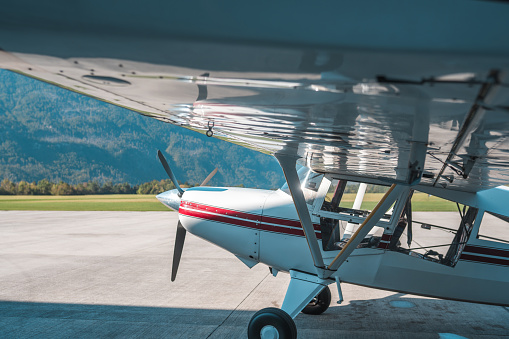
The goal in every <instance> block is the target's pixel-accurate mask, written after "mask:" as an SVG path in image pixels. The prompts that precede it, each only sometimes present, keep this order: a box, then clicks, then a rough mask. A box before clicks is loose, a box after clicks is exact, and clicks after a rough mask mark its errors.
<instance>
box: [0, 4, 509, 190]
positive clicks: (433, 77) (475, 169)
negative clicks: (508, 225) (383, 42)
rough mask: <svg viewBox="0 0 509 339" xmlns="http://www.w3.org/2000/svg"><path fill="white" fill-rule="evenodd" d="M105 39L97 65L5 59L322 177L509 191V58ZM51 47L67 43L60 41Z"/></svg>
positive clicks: (85, 54)
mask: <svg viewBox="0 0 509 339" xmlns="http://www.w3.org/2000/svg"><path fill="white" fill-rule="evenodd" d="M506 7H508V6H506ZM506 7H505V8H506ZM506 26H508V24H505V26H504V28H506ZM0 28H1V27H0ZM486 29H487V30H489V29H491V28H490V27H488V28H486ZM3 33H5V31H2V34H3ZM25 33H26V32H25ZM39 33H40V32H39ZM488 33H493V32H491V31H490V32H488ZM2 34H0V38H2V37H4V38H5V34H3V35H2ZM40 34H42V33H40ZM48 34H49V33H48ZM500 34H502V33H497V36H495V37H494V39H493V46H495V47H496V46H497V44H499V42H497V41H498V40H497V39H498V35H500ZM504 36H506V34H505V33H504ZM39 38H40V37H39ZM102 38H103V39H106V40H105V41H102V45H101V44H99V45H98V46H100V47H98V49H97V51H96V52H95V53H92V52H91V51H90V44H88V45H87V44H86V43H87V42H89V41H88V40H86V39H85V38H84V37H82V41H81V42H82V44H81V45H80V44H79V43H78V42H80V37H79V35H78V36H74V40H73V41H74V43H75V45H76V46H77V47H75V48H74V49H72V53H71V52H69V51H68V50H66V52H65V53H64V52H62V51H61V50H62V48H60V47H58V48H56V49H55V51H56V52H54V53H53V52H44V51H42V49H41V48H40V47H39V48H35V47H34V49H33V50H31V49H30V48H25V47H23V48H21V47H17V46H20V44H21V42H20V41H21V40H23V38H20V37H18V38H17V40H16V42H17V44H11V45H12V46H11V45H9V43H6V44H4V45H5V46H0V47H2V48H4V50H6V51H8V52H6V51H0V67H2V68H5V69H10V70H12V71H15V72H18V73H20V74H24V75H26V76H30V77H33V78H36V79H40V80H43V81H46V82H48V83H52V84H55V85H57V86H60V87H63V88H66V89H69V90H72V91H75V92H79V93H82V94H85V95H88V96H91V97H95V98H97V99H99V100H103V101H106V102H109V103H112V104H114V105H118V106H122V107H126V108H129V109H131V110H134V111H137V112H139V113H141V114H144V115H147V116H150V117H153V118H156V119H159V120H162V121H165V122H169V123H172V124H176V125H179V126H183V127H186V128H190V129H194V130H196V131H199V132H202V133H205V132H207V131H209V130H210V131H211V132H212V133H213V134H214V136H215V137H219V138H222V139H224V140H227V141H229V142H233V143H237V144H240V145H242V146H245V147H248V148H251V149H254V150H258V151H261V152H265V153H268V154H278V153H280V154H289V155H295V156H297V157H299V158H300V159H301V161H302V162H304V163H305V164H306V165H308V166H310V167H311V168H313V169H314V170H315V171H319V172H327V173H335V174H338V175H339V176H347V177H352V178H358V179H359V180H360V179H365V180H368V181H369V180H371V181H382V182H395V181H409V175H411V174H410V173H411V171H409V169H411V167H412V166H413V164H415V163H416V162H415V161H414V160H415V159H422V161H420V162H417V163H418V164H419V165H418V166H420V167H419V171H420V173H422V181H421V184H423V185H429V186H437V187H445V188H447V189H454V190H460V191H470V192H475V191H479V190H483V189H487V188H491V187H495V186H498V185H502V184H507V183H508V182H509V171H508V166H509V140H507V136H508V135H509V80H508V78H507V71H508V70H509V58H508V52H507V51H505V50H503V51H502V52H497V53H495V52H492V51H490V50H489V48H486V49H485V53H482V52H483V51H482V50H481V51H479V53H474V52H472V51H473V50H475V49H472V50H471V51H470V53H459V49H456V50H455V46H452V47H451V48H450V49H449V50H448V49H447V48H445V49H442V50H441V51H437V50H433V51H426V50H423V48H424V47H425V46H424V45H423V46H421V48H415V47H412V48H408V50H404V49H401V48H380V47H379V48H374V47H373V48H359V47H348V46H339V47H338V46H333V47H330V46H329V47H321V48H310V47H309V44H307V43H306V44H305V43H304V42H303V43H302V46H299V44H293V45H292V46H285V47H280V46H276V45H274V44H273V43H266V44H263V43H260V42H259V41H258V42H256V43H242V44H239V43H235V42H228V43H226V42H223V41H222V40H221V39H217V41H214V40H213V39H212V40H211V39H208V40H207V41H200V40H195V39H188V40H185V39H184V40H182V39H180V40H175V39H170V38H168V39H164V40H162V41H152V42H151V44H147V43H145V45H143V43H141V42H140V41H137V40H136V39H137V38H136V37H130V39H129V44H130V45H131V48H129V47H127V46H128V44H127V43H123V42H122V40H121V39H120V40H119V39H115V40H113V38H112V37H108V36H107V35H104V36H103V37H102ZM13 39H15V38H13ZM40 39H43V38H40ZM48 39H53V40H57V41H60V42H61V43H63V44H65V43H66V41H65V39H66V37H65V36H60V35H59V34H57V33H52V34H50V35H48ZM87 39H90V37H87ZM98 39H99V38H98ZM108 39H109V40H108ZM140 39H141V38H140ZM473 39H474V38H473ZM479 39H481V38H479ZM499 40H500V39H499ZM0 41H5V39H3V40H0ZM76 41H78V42H76ZM108 41H109V42H110V44H107V43H108ZM69 43H70V42H69ZM83 44H84V45H83ZM73 46H74V45H73ZM104 46H107V47H104ZM140 46H144V47H140ZM86 47H88V48H89V49H86ZM69 48H70V47H69ZM139 48H144V51H145V52H146V53H140V50H139ZM416 51H417V52H416ZM157 53H159V54H157ZM155 54H157V55H158V57H157V58H154V57H153V55H155ZM140 55H141V56H140ZM423 162H424V164H423Z"/></svg>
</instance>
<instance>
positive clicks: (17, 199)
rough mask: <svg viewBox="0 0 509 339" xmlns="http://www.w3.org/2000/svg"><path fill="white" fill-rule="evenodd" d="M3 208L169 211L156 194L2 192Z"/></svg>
mask: <svg viewBox="0 0 509 339" xmlns="http://www.w3.org/2000/svg"><path fill="white" fill-rule="evenodd" d="M0 210H4V211H5V210H18V211H19V210H34V211H170V209H168V208H167V207H166V206H164V205H163V204H161V203H160V202H159V201H158V200H157V199H156V197H155V196H154V195H142V194H111V195H71V196H63V195H60V196H42V195H0Z"/></svg>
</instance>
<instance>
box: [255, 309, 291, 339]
mask: <svg viewBox="0 0 509 339" xmlns="http://www.w3.org/2000/svg"><path fill="white" fill-rule="evenodd" d="M266 326H272V328H270V329H271V330H273V329H275V330H276V331H277V333H278V335H279V338H280V339H296V338H297V327H296V326H295V322H294V321H293V319H292V317H290V316H289V315H288V313H286V312H285V311H283V310H280V309H279V308H273V307H269V308H264V309H263V310H260V311H258V312H256V313H255V315H253V317H252V318H251V321H250V322H249V326H248V328H247V337H248V338H249V339H260V338H261V334H262V330H264V331H266V330H267V329H268V328H267V329H264V327H266Z"/></svg>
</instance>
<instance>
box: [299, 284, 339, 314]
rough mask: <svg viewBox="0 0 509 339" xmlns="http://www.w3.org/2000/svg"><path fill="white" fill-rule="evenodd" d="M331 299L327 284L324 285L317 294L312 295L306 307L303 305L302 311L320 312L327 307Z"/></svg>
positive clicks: (305, 312) (307, 312)
mask: <svg viewBox="0 0 509 339" xmlns="http://www.w3.org/2000/svg"><path fill="white" fill-rule="evenodd" d="M331 299H332V297H331V294H330V289H329V287H328V286H325V288H324V289H323V290H322V292H320V293H318V295H317V296H316V297H314V298H313V300H311V302H310V303H309V304H308V305H307V306H306V307H304V309H303V310H302V313H304V314H313V315H318V314H322V313H323V312H325V311H327V309H328V308H329V305H330V301H331Z"/></svg>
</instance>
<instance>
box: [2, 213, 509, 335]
mask: <svg viewBox="0 0 509 339" xmlns="http://www.w3.org/2000/svg"><path fill="white" fill-rule="evenodd" d="M176 220H177V214H176V213H171V212H37V211H3V212H0V235H1V236H0V338H32V337H36V338H90V337H94V338H102V337H108V338H235V339H237V338H246V337H247V335H246V328H247V324H248V322H249V320H250V318H251V316H252V315H253V314H254V312H256V311H257V310H259V309H262V308H265V307H270V306H273V307H280V306H281V303H282V301H283V298H284V293H285V290H286V287H287V285H288V282H289V276H288V275H286V274H279V275H278V276H277V277H275V278H274V277H273V276H272V275H270V274H269V271H268V269H267V267H266V266H263V265H257V266H255V267H254V268H253V269H251V270H250V269H248V268H247V267H246V266H244V264H242V263H241V262H240V261H239V260H238V259H236V258H235V257H234V256H233V255H231V254H229V253H228V252H226V251H224V250H222V249H220V248H218V247H216V246H214V245H211V244H209V243H207V242H205V241H203V240H201V239H199V238H197V237H195V236H193V235H192V234H189V233H188V235H187V239H186V243H185V247H184V252H183V258H182V261H181V264H180V269H179V274H178V276H177V280H176V281H175V282H174V283H171V282H170V266H171V258H172V251H173V241H174V236H175V229H176ZM332 292H333V299H335V300H337V292H336V291H334V290H333V291H332ZM343 294H344V297H345V302H344V303H343V304H342V305H335V304H334V303H335V302H334V301H333V304H332V305H331V307H330V308H329V310H328V311H327V312H326V313H324V314H323V315H321V316H311V315H304V314H300V315H299V316H297V318H296V319H295V321H296V324H297V328H298V331H299V338H461V337H466V338H501V337H504V336H505V337H509V309H508V308H504V307H500V306H487V305H479V304H470V303H462V302H453V301H444V300H437V299H432V298H423V297H417V296H412V295H406V294H399V293H394V292H386V291H379V290H374V289H368V288H364V287H359V286H354V285H349V284H343ZM458 336H461V337H458Z"/></svg>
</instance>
